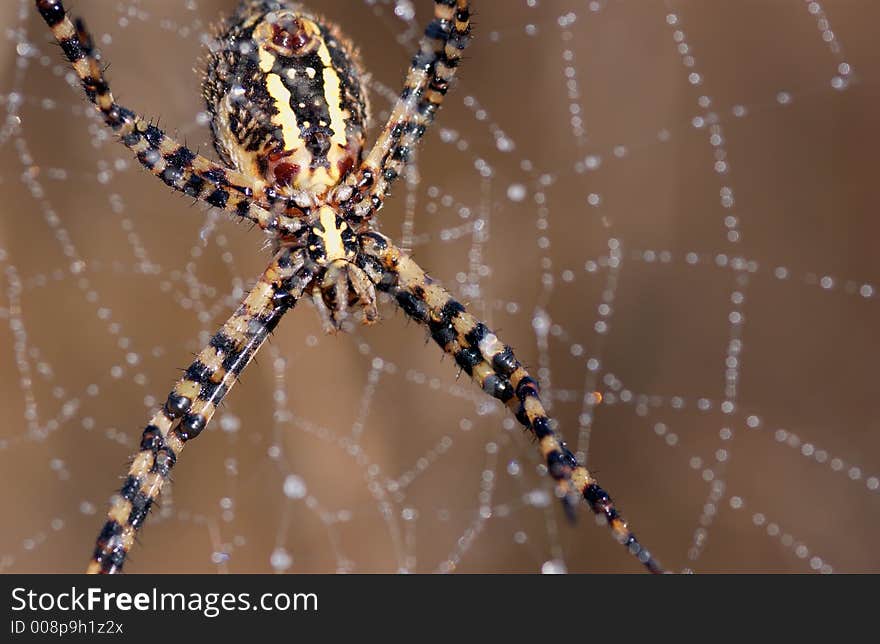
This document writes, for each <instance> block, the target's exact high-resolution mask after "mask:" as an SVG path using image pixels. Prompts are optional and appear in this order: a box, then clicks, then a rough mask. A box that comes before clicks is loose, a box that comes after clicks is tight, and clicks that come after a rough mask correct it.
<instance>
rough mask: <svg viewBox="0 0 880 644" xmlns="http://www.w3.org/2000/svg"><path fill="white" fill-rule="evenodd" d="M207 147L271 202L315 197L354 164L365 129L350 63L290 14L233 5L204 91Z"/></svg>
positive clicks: (350, 56)
mask: <svg viewBox="0 0 880 644" xmlns="http://www.w3.org/2000/svg"><path fill="white" fill-rule="evenodd" d="M204 94H205V98H206V100H207V103H208V109H209V110H210V112H211V114H212V117H213V118H212V130H213V133H214V141H215V147H216V148H217V151H218V153H219V154H220V155H221V157H223V159H224V161H226V162H227V163H228V164H229V165H231V166H233V167H235V168H237V169H238V170H240V171H242V172H246V173H248V174H251V175H253V176H258V177H262V178H263V179H264V180H265V181H266V183H267V184H268V185H272V186H273V187H275V188H276V190H278V191H280V192H285V191H294V190H304V191H308V192H311V193H314V194H316V195H318V196H323V195H325V194H326V193H327V192H328V190H329V189H330V188H332V187H334V186H336V185H337V184H338V183H339V182H340V181H341V180H342V179H343V178H344V177H345V175H346V174H347V173H348V172H349V170H351V169H352V168H353V167H354V166H355V165H357V164H358V163H359V162H360V159H361V150H362V148H363V145H364V130H365V127H366V120H367V105H366V96H365V94H364V92H363V90H362V87H361V80H360V68H359V65H358V62H357V59H356V55H355V53H354V51H353V49H352V47H351V45H350V44H349V43H348V41H347V40H346V39H345V38H344V37H343V36H342V35H341V34H340V33H339V31H338V29H337V28H335V27H333V26H330V25H328V24H326V23H324V22H322V21H321V20H319V19H318V18H315V17H314V16H312V15H310V14H308V13H305V12H304V11H303V10H302V9H301V8H300V7H299V6H297V5H292V4H290V3H286V2H280V3H279V2H277V1H274V0H252V1H251V2H249V3H247V2H246V3H243V4H242V7H241V8H240V9H239V11H238V13H236V14H235V15H234V16H233V17H232V19H231V20H230V21H229V22H228V23H227V24H226V25H225V29H224V30H223V31H222V33H221V34H220V37H219V39H218V40H217V42H216V43H215V45H214V50H213V51H212V54H211V57H210V60H209V64H208V72H207V75H206V77H205V82H204Z"/></svg>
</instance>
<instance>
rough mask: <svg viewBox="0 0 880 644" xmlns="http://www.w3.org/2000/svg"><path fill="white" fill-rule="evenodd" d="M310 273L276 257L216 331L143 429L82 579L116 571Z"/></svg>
mask: <svg viewBox="0 0 880 644" xmlns="http://www.w3.org/2000/svg"><path fill="white" fill-rule="evenodd" d="M315 268H316V267H315V266H314V265H313V264H312V263H311V262H310V261H309V260H308V258H307V256H306V254H305V253H304V252H303V251H302V250H301V249H295V248H292V247H288V248H283V249H281V250H280V251H279V252H278V253H277V254H276V256H275V258H274V259H273V261H272V262H271V263H270V264H269V266H268V267H267V268H266V270H265V271H263V274H262V275H261V276H260V279H259V281H257V283H256V285H255V286H254V287H253V289H251V291H250V293H248V295H247V296H246V297H245V298H244V300H243V301H242V303H241V304H240V305H239V307H238V309H236V311H235V313H233V314H232V317H230V318H229V319H228V320H227V321H226V322H225V323H224V324H223V326H222V327H220V330H219V331H217V333H216V334H214V336H213V337H212V338H211V340H210V342H209V343H208V345H207V346H206V347H205V348H204V349H202V351H201V352H200V353H199V354H198V356H197V357H196V359H195V361H194V362H193V363H192V364H191V365H190V366H189V368H188V369H187V370H186V372H185V373H184V375H183V377H181V378H180V380H178V381H177V384H175V385H174V388H173V389H172V390H171V393H169V394H168V399H167V401H166V402H165V405H164V406H163V407H162V408H161V409H160V410H159V411H157V412H156V414H155V415H154V416H153V417H152V418H151V419H150V422H149V423H148V424H147V427H146V429H144V433H143V437H142V439H141V445H140V451H139V452H138V453H137V454H135V455H134V458H133V459H132V462H131V466H130V467H129V470H128V475H127V477H126V479H125V483H124V484H123V486H122V489H121V490H120V492H119V493H118V494H117V495H115V496H114V497H113V499H112V501H111V505H110V511H109V512H108V513H107V522H106V523H105V524H104V528H103V529H102V530H101V533H100V534H99V535H98V541H97V544H96V546H95V551H94V554H93V555H92V560H91V562H90V563H89V566H88V569H87V572H89V573H101V574H112V573H117V572H120V571H121V570H122V566H123V563H124V562H125V557H126V555H127V554H128V551H129V550H130V549H131V547H132V545H133V544H134V539H135V535H136V534H137V531H138V530H139V529H140V528H141V527H142V526H143V524H144V521H145V520H146V518H147V514H148V513H149V511H150V507H151V506H152V505H153V503H154V502H155V501H156V499H158V498H159V494H160V493H161V491H162V486H163V485H164V484H165V482H166V481H167V480H168V477H169V476H170V474H171V468H173V467H174V464H175V463H176V462H177V457H178V456H179V455H180V452H181V450H183V448H184V446H185V445H186V442H187V441H189V440H190V439H192V438H195V437H196V436H198V435H199V434H200V433H201V432H202V430H204V429H205V427H206V426H207V424H208V423H209V422H210V421H211V418H212V416H213V415H214V411H215V410H216V409H217V407H218V405H220V403H221V402H223V399H224V398H225V397H226V394H228V393H229V391H230V390H231V389H232V387H233V386H234V385H235V383H236V381H237V380H238V377H239V376H240V375H241V373H242V371H244V369H245V367H247V366H248V364H249V363H250V361H251V360H252V359H253V357H254V355H256V353H257V351H258V350H259V349H260V346H262V344H263V342H265V340H266V338H268V337H269V334H270V333H271V332H272V330H273V329H274V328H275V326H276V325H277V324H278V322H279V321H280V320H281V318H282V316H283V315H284V314H285V313H286V312H287V311H289V310H290V309H291V308H293V307H294V305H295V304H296V302H297V300H298V299H299V298H300V297H301V296H302V294H303V291H304V290H305V288H306V286H307V285H308V283H309V282H311V280H312V279H313V278H314V274H315Z"/></svg>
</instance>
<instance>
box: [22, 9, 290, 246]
mask: <svg viewBox="0 0 880 644" xmlns="http://www.w3.org/2000/svg"><path fill="white" fill-rule="evenodd" d="M35 2H36V6H37V9H38V10H39V12H40V15H41V16H43V19H44V20H45V21H46V24H48V25H49V27H50V28H51V29H52V33H53V35H54V36H55V39H56V40H57V41H58V44H59V45H60V46H61V49H62V51H63V52H64V54H65V56H66V57H67V59H68V60H69V61H70V62H71V64H72V65H73V69H74V71H76V73H77V75H78V76H79V78H80V80H81V81H82V85H83V90H84V91H85V93H86V96H87V97H88V99H89V100H90V101H91V102H92V103H94V105H95V107H96V108H97V109H98V111H99V112H100V113H101V115H102V116H103V118H104V122H105V123H106V124H107V125H108V126H109V127H110V128H111V129H112V130H113V131H114V132H115V133H116V135H117V136H118V137H119V140H120V141H121V142H122V143H123V145H125V146H126V147H127V148H129V149H130V150H131V151H132V152H134V153H135V155H136V156H137V159H138V161H139V162H140V163H141V165H143V166H144V167H145V168H146V169H147V170H149V171H150V172H151V173H152V174H153V175H154V176H156V177H159V178H160V179H161V180H162V181H163V182H164V183H165V184H167V185H168V186H170V187H172V188H174V189H175V190H178V191H180V192H183V193H185V194H187V195H189V196H191V197H193V198H194V199H199V200H201V201H204V202H206V203H208V204H210V205H212V206H215V207H217V208H220V209H222V210H226V211H227V212H230V213H232V214H234V215H236V216H238V217H242V218H244V219H248V220H250V221H252V222H254V223H255V224H257V225H258V226H259V227H260V228H263V229H264V230H271V231H280V232H282V233H286V234H293V233H296V232H297V231H299V229H300V228H301V227H302V224H301V222H300V220H299V219H298V218H296V217H291V216H289V215H287V214H284V213H285V211H287V210H291V209H293V206H292V204H289V203H287V200H286V199H285V200H283V201H284V203H279V204H278V205H277V207H276V206H275V204H274V203H273V202H272V200H270V199H268V198H266V196H265V195H264V194H263V189H262V187H260V186H258V185H256V184H255V183H254V181H253V180H252V179H250V178H249V177H246V176H245V175H243V174H241V173H240V172H236V171H235V170H231V169H229V168H225V167H223V166H222V165H219V164H217V163H215V162H213V161H211V160H210V159H208V158H206V157H203V156H201V155H199V154H196V153H195V152H194V151H192V150H190V149H189V148H187V147H186V146H183V145H181V144H180V143H178V142H177V141H175V140H174V139H172V138H171V137H169V136H168V135H167V134H165V132H163V131H162V130H160V129H159V128H158V127H156V126H155V125H153V124H152V123H150V122H148V121H146V120H144V119H143V118H141V117H140V116H137V115H136V114H135V113H134V112H132V111H131V110H129V109H128V108H125V107H123V106H121V105H119V104H118V103H116V101H115V100H114V98H113V94H112V93H111V91H110V85H109V84H108V83H107V80H106V79H105V78H104V73H103V71H102V68H101V60H100V57H99V55H98V53H97V52H96V51H95V49H94V47H93V45H92V37H91V35H90V34H89V32H88V31H87V30H86V28H85V25H84V24H83V22H82V21H81V20H76V23H74V22H73V21H71V19H70V18H69V17H68V15H67V13H66V11H65V9H64V5H63V4H62V2H61V0H35Z"/></svg>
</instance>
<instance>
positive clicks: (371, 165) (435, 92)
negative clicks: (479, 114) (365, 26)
mask: <svg viewBox="0 0 880 644" xmlns="http://www.w3.org/2000/svg"><path fill="white" fill-rule="evenodd" d="M470 16H471V14H470V2H469V0H434V20H432V21H431V23H430V24H429V25H428V27H427V28H426V29H425V35H424V36H423V37H422V39H421V40H420V41H419V51H418V52H417V53H416V54H415V56H413V59H412V62H411V63H410V67H409V72H408V73H407V76H406V81H405V82H404V86H403V91H402V92H401V94H400V98H398V99H397V102H396V103H395V105H394V107H393V108H392V110H391V117H390V118H389V119H388V122H387V123H386V124H385V127H384V128H383V130H382V133H381V134H380V135H379V138H378V139H377V140H376V143H375V145H373V148H372V149H371V150H370V152H369V154H368V155H367V157H366V159H364V161H363V163H362V164H361V167H360V171H359V172H356V173H354V174H352V175H351V176H350V177H349V179H348V181H347V185H348V186H349V187H351V188H354V193H353V195H352V196H351V197H350V198H349V199H348V200H347V201H346V203H345V204H344V210H345V212H346V216H347V217H348V218H350V219H352V220H355V221H357V220H366V219H369V218H370V217H371V216H372V215H373V214H374V213H375V212H376V211H377V210H379V208H381V207H382V202H383V201H384V200H385V197H386V196H387V195H388V191H389V189H390V187H391V184H392V183H393V182H394V180H395V179H397V177H398V176H400V173H401V172H402V171H403V168H404V166H405V165H406V163H407V161H408V160H409V157H410V155H411V153H412V150H413V148H415V146H416V144H417V143H418V142H419V139H421V138H422V135H423V134H424V133H425V130H427V128H428V126H429V125H430V124H431V123H432V122H433V120H434V116H435V114H436V113H437V110H438V109H439V108H440V105H441V104H442V103H443V98H444V97H445V96H446V92H447V91H448V90H449V85H450V83H451V82H452V79H453V78H454V76H455V71H456V69H457V68H458V65H459V63H460V62H461V56H462V52H463V51H464V49H465V47H467V45H468V42H469V41H470Z"/></svg>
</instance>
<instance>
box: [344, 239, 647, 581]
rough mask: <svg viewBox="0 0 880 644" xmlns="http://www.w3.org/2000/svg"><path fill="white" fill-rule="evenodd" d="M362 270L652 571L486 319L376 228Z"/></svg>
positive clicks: (565, 491)
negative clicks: (504, 411) (501, 408)
mask: <svg viewBox="0 0 880 644" xmlns="http://www.w3.org/2000/svg"><path fill="white" fill-rule="evenodd" d="M361 240H362V241H361V244H362V250H363V252H362V254H361V263H362V268H364V270H365V271H366V272H367V274H368V275H370V277H371V279H373V280H374V282H375V283H376V285H377V287H378V288H379V289H381V290H383V291H385V292H387V293H388V294H390V295H391V296H392V297H393V298H394V300H395V301H396V302H397V304H398V306H400V308H402V309H403V311H404V312H405V313H406V314H407V315H408V316H409V317H411V318H412V319H414V320H416V321H417V322H420V323H421V324H423V325H425V326H426V327H427V328H428V330H429V331H430V334H431V337H432V338H433V339H434V341H435V342H436V343H437V344H438V345H439V346H440V348H441V349H443V350H444V351H445V352H447V353H449V354H451V355H452V356H453V357H454V358H455V362H456V363H457V364H458V366H459V367H461V369H462V370H463V371H464V372H465V373H467V374H468V375H469V376H470V377H471V378H472V379H473V380H474V381H475V382H476V383H477V384H478V385H480V387H481V388H482V389H483V391H485V392H486V393H487V394H489V395H490V396H493V397H495V398H497V399H499V400H501V401H502V402H504V403H505V404H506V405H507V407H508V408H509V409H510V410H511V411H512V412H513V414H514V415H515V416H516V419H517V420H518V421H519V422H520V423H521V424H522V425H523V426H524V427H525V428H526V429H527V430H528V431H529V432H531V434H532V435H533V436H534V437H535V439H536V440H537V441H538V447H539V449H540V451H541V456H542V457H543V458H544V460H545V462H546V463H547V469H548V471H549V473H550V475H551V476H552V477H553V478H554V479H555V480H556V481H557V485H558V487H559V490H560V493H561V496H562V499H563V501H564V503H565V504H566V509H567V510H569V511H571V510H573V505H574V503H575V502H576V501H577V500H578V499H579V497H581V496H582V497H583V498H584V499H586V501H587V503H588V504H589V506H590V508H591V509H592V511H593V512H594V513H595V514H597V515H602V516H604V517H605V519H606V520H607V522H608V526H609V527H610V528H611V531H612V533H613V534H614V537H615V539H617V541H619V542H620V543H621V544H623V545H624V546H626V547H627V549H628V550H629V551H630V552H631V553H632V554H633V555H635V556H636V557H637V558H638V560H639V561H640V562H641V563H642V564H643V565H644V566H645V567H646V568H647V569H648V570H649V571H650V572H652V573H660V572H663V569H662V568H661V567H660V564H659V563H658V562H657V561H656V560H654V558H653V557H652V556H651V554H650V553H649V552H648V550H646V549H645V548H643V547H642V545H641V544H640V543H639V541H638V540H637V539H636V536H635V535H634V534H633V532H632V531H631V530H630V529H629V527H628V526H627V523H626V521H625V520H624V519H623V517H622V516H621V515H620V513H619V512H618V511H617V508H616V507H615V505H614V502H613V501H612V500H611V497H610V496H609V495H608V493H607V492H605V490H603V489H602V488H601V487H600V486H599V483H598V481H596V479H595V478H593V476H591V475H590V473H589V472H588V471H587V470H586V468H584V467H583V466H581V465H579V464H578V462H577V459H576V458H575V456H574V454H572V452H571V450H569V449H568V447H567V446H566V444H565V441H564V440H563V439H562V436H561V435H560V434H559V433H558V432H557V431H556V430H555V429H554V426H553V425H554V423H553V421H551V419H550V418H549V416H548V415H547V412H546V411H545V409H544V405H543V404H542V402H541V398H540V395H539V391H538V383H537V382H536V381H535V380H534V379H533V378H532V377H531V376H530V375H529V373H528V372H527V371H526V369H525V368H524V367H523V366H522V364H521V363H520V362H519V361H518V360H517V359H516V357H515V356H514V354H513V351H512V350H511V348H510V347H509V346H507V345H505V344H503V343H502V342H501V341H500V340H499V339H498V337H497V336H495V334H494V333H492V331H490V330H489V328H488V327H486V325H485V324H483V323H482V322H480V321H479V320H477V319H476V318H475V317H474V316H472V315H471V314H470V313H468V312H467V311H466V310H465V308H464V306H463V305H462V304H461V303H459V302H458V301H456V300H455V298H453V297H452V295H451V294H450V293H449V292H448V291H447V290H446V289H444V288H443V287H442V286H440V285H439V284H437V283H436V282H434V280H433V279H432V278H431V277H429V276H428V275H427V274H426V273H425V272H424V271H423V270H422V269H421V268H420V267H419V265H418V264H416V263H415V262H414V261H413V260H412V259H410V257H408V256H407V255H405V254H404V253H403V252H402V251H401V250H400V249H398V248H397V247H395V246H394V245H393V244H391V242H390V241H389V240H388V239H387V238H385V237H383V236H381V235H379V234H377V233H370V234H364V235H362V236H361Z"/></svg>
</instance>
